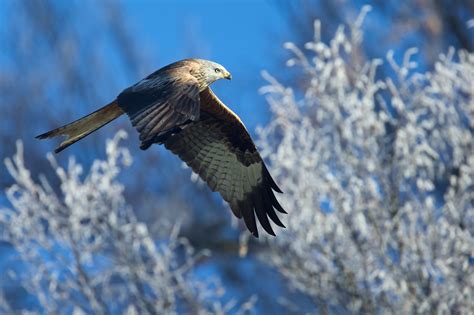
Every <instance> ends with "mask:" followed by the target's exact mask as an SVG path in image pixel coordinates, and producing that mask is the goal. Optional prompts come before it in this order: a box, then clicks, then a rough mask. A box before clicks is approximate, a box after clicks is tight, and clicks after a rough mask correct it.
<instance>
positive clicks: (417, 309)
mask: <svg viewBox="0 0 474 315" xmlns="http://www.w3.org/2000/svg"><path fill="white" fill-rule="evenodd" d="M366 12H367V10H364V11H363V13H362V14H365V13H366ZM361 24H362V20H361V19H357V22H356V24H354V25H352V26H350V28H349V29H350V32H347V31H345V30H344V28H343V27H340V28H339V29H338V30H337V32H336V34H335V36H334V38H333V39H332V40H331V41H330V42H329V43H325V42H322V41H321V38H320V35H319V34H320V28H321V25H320V22H319V21H316V22H315V36H314V41H312V42H309V43H306V45H305V49H306V50H308V51H309V53H303V52H302V51H301V50H300V49H299V48H298V47H296V46H295V45H294V44H292V43H287V44H285V48H287V49H290V50H291V51H292V52H293V55H294V57H292V58H291V59H290V60H289V61H288V63H287V65H288V66H298V67H300V68H301V69H302V73H303V74H304V76H308V74H309V79H308V82H307V84H306V85H305V88H304V90H303V91H302V92H303V93H302V94H300V93H294V92H293V88H292V87H286V86H283V85H282V84H280V83H279V82H278V81H277V80H276V79H275V78H274V77H272V76H271V75H270V74H268V73H264V78H265V79H266V80H267V81H268V83H269V84H268V86H265V87H264V88H262V90H261V91H262V92H263V93H264V94H265V95H266V96H267V100H268V102H269V104H270V108H271V111H272V113H273V117H272V120H271V123H270V124H269V125H267V126H265V127H264V128H261V129H260V130H259V135H260V140H259V147H260V148H261V150H262V154H263V155H264V157H265V158H266V159H268V161H269V162H270V164H271V170H272V174H274V175H275V176H276V177H277V181H278V183H279V184H280V186H281V187H282V189H283V190H284V192H285V194H284V195H282V197H281V200H282V202H283V204H284V207H285V209H288V212H289V215H288V216H287V217H286V218H285V219H286V224H287V227H288V229H287V230H286V231H284V232H282V233H280V234H279V235H278V236H277V237H276V238H275V239H272V240H271V242H269V243H268V244H269V246H270V248H272V249H273V250H272V251H271V252H270V253H269V254H268V255H267V256H266V261H270V262H271V263H272V264H273V265H275V266H276V267H277V268H278V269H279V270H280V272H281V273H282V274H283V275H284V276H285V277H286V278H287V279H289V281H290V283H291V284H292V285H293V286H294V287H296V288H298V289H300V290H301V291H303V292H305V293H307V294H308V295H310V296H311V297H312V298H313V300H314V301H315V303H316V304H317V305H318V307H319V309H320V311H321V313H326V312H327V311H328V310H329V308H330V307H332V306H336V307H341V308H344V309H346V310H348V311H351V312H360V313H449V312H455V313H469V311H470V310H471V311H472V309H473V308H474V304H473V300H474V299H473V296H474V269H473V268H474V267H473V260H474V251H473V248H474V238H473V235H474V182H473V178H474V154H473V152H474V88H473V87H474V55H473V54H472V53H469V52H467V51H464V50H460V51H455V50H454V49H450V50H449V51H448V52H447V54H444V55H441V56H440V58H439V60H438V62H437V63H436V64H435V65H434V71H433V72H428V73H417V72H416V63H414V62H413V61H412V56H413V54H416V49H410V50H408V51H407V52H406V54H405V57H404V58H403V61H402V63H401V64H397V62H396V61H395V59H394V57H393V53H392V52H389V54H388V56H387V61H388V64H389V65H390V66H391V67H392V68H393V70H394V72H395V76H394V79H391V78H379V77H378V76H377V75H376V72H377V67H378V66H380V65H381V64H382V60H379V59H376V60H362V59H360V58H358V56H355V55H353V54H352V52H354V51H357V50H358V49H359V44H360V42H361V40H362V31H361V29H360V26H361ZM295 89H298V87H295ZM296 95H302V98H299V99H298V98H297V97H296Z"/></svg>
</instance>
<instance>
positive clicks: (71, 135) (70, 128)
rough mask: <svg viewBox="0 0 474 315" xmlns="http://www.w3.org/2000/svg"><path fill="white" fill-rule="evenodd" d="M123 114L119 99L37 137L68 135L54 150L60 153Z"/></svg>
mask: <svg viewBox="0 0 474 315" xmlns="http://www.w3.org/2000/svg"><path fill="white" fill-rule="evenodd" d="M122 114H123V111H122V109H121V108H120V107H119V106H118V104H117V100H115V101H113V102H112V103H110V104H108V105H106V106H104V107H102V108H101V109H99V110H97V111H95V112H93V113H91V114H89V115H87V116H84V117H82V118H80V119H78V120H76V121H74V122H72V123H70V124H67V125H65V126H62V127H59V128H56V129H54V130H51V131H48V132H46V133H43V134H41V135H39V136H36V138H37V139H47V138H53V137H57V136H67V138H66V140H64V141H63V142H61V144H60V145H59V147H57V148H56V149H55V150H54V152H55V153H58V152H61V151H62V150H64V149H65V148H67V147H68V146H70V145H71V144H73V143H75V142H76V141H79V140H81V139H82V138H84V137H85V136H87V135H89V134H91V133H92V132H94V131H96V130H97V129H99V128H101V127H103V126H105V125H106V124H108V123H109V122H111V121H112V120H114V119H116V118H117V117H119V116H120V115H122Z"/></svg>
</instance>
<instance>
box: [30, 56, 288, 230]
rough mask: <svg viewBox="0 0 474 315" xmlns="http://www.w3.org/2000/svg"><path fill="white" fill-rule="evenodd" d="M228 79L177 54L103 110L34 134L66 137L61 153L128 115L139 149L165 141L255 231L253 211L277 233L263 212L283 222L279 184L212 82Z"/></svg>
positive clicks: (202, 63) (214, 65)
mask: <svg viewBox="0 0 474 315" xmlns="http://www.w3.org/2000/svg"><path fill="white" fill-rule="evenodd" d="M231 78H232V77H231V74H230V73H229V72H228V71H227V70H226V69H225V68H224V67H223V66H222V65H220V64H218V63H215V62H212V61H208V60H202V59H185V60H181V61H178V62H175V63H172V64H170V65H168V66H166V67H163V68H161V69H159V70H157V71H155V72H154V73H152V74H150V75H149V76H147V77H146V78H145V79H143V80H141V81H139V82H138V83H136V84H135V85H132V86H131V87H129V88H126V89H125V90H123V92H121V93H120V94H119V95H118V96H117V98H116V99H115V100H114V101H112V102H111V103H110V104H108V105H106V106H104V107H102V108H101V109H99V110H97V111H95V112H93V113H91V114H89V115H87V116H85V117H83V118H80V119H78V120H76V121H74V122H72V123H70V124H67V125H65V126H62V127H59V128H57V129H54V130H51V131H49V132H46V133H44V134H42V135H39V136H37V138H39V139H45V138H52V137H56V136H66V137H67V138H66V139H65V140H64V141H63V142H62V143H61V144H60V145H59V147H57V148H56V150H55V152H56V153H58V152H60V151H62V150H64V149H65V148H67V147H68V146H70V145H71V144H73V143H75V142H76V141H78V140H80V139H82V138H84V137H85V136H87V135H89V134H90V133H92V132H94V131H96V130H97V129H99V128H101V127H102V126H104V125H106V124H108V123H109V122H111V121H112V120H114V119H116V118H118V117H119V116H121V115H122V114H124V113H125V114H127V115H128V117H129V118H130V120H131V122H132V125H133V126H134V127H135V128H136V129H137V130H138V132H139V134H140V136H139V137H140V141H141V145H140V148H141V149H143V150H146V149H148V148H149V147H150V146H151V145H152V144H153V143H158V144H164V146H165V148H166V149H168V150H170V151H171V152H173V153H174V154H176V155H178V156H179V158H181V159H182V160H183V161H184V162H185V163H186V164H187V165H188V166H190V167H191V168H192V170H193V171H194V172H195V173H197V174H198V175H199V176H200V177H201V179H202V180H204V181H205V182H206V183H207V184H208V186H209V187H210V188H211V190H212V191H218V192H219V193H220V194H221V196H222V198H223V199H224V200H225V201H226V202H227V203H228V204H229V206H230V208H231V209H232V212H233V213H234V215H235V216H236V217H238V218H242V217H243V219H244V222H245V224H246V226H247V228H248V229H249V231H250V232H251V233H252V234H253V235H254V236H255V237H258V229H257V224H256V219H255V215H256V217H257V218H258V221H259V222H260V224H261V226H262V227H263V229H264V230H265V231H266V232H267V233H269V234H271V235H275V233H274V232H273V230H272V226H271V224H270V222H269V220H268V218H270V219H271V220H272V221H273V222H274V223H275V224H276V225H278V226H280V227H284V225H283V223H282V222H281V221H280V219H279V218H278V216H277V214H276V212H275V210H277V211H279V212H281V213H286V212H285V210H284V209H283V208H282V206H281V205H280V204H279V203H278V201H277V199H276V197H275V194H274V191H276V192H279V193H281V190H280V188H278V186H277V184H276V183H275V181H274V180H273V179H272V177H271V175H270V173H269V172H268V169H267V167H266V166H265V163H264V162H263V160H262V158H261V156H260V154H259V153H258V151H257V148H256V147H255V144H254V142H253V141H252V139H251V137H250V135H249V133H248V131H247V129H246V128H245V126H244V124H243V123H242V121H241V120H240V118H239V117H238V116H237V115H236V114H235V113H234V112H233V111H232V110H230V109H229V108H228V107H227V106H226V105H225V104H224V103H223V102H222V101H221V100H220V99H219V98H218V97H217V96H216V95H215V94H214V92H213V91H212V90H211V89H210V88H209V85H211V84H212V83H213V82H215V81H217V80H219V79H229V80H230V79H231Z"/></svg>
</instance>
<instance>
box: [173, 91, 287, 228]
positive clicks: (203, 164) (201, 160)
mask: <svg viewBox="0 0 474 315" xmlns="http://www.w3.org/2000/svg"><path fill="white" fill-rule="evenodd" d="M200 99H201V113H200V119H199V120H198V121H195V122H193V123H192V124H189V125H188V126H187V127H186V128H185V129H183V130H182V131H181V132H180V133H177V134H174V135H172V136H170V137H168V138H167V139H166V140H165V141H164V144H165V146H166V148H167V149H169V150H171V151H172V152H173V153H175V154H177V155H178V156H179V157H180V158H181V159H182V160H183V161H184V162H186V164H187V165H188V166H190V167H191V168H192V169H193V171H194V172H196V173H197V174H199V176H200V177H201V178H202V179H203V180H204V181H205V182H206V183H207V184H208V185H209V187H210V188H211V189H212V191H218V192H219V193H220V194H221V196H222V197H223V198H224V200H225V201H227V202H228V203H229V205H230V208H231V209H232V212H233V213H234V214H235V216H237V217H238V218H242V217H243V219H244V221H245V224H246V225H247V228H248V229H249V230H250V232H251V233H252V234H253V235H254V236H256V237H258V230H257V224H256V219H255V215H256V216H257V218H258V221H259V222H260V224H261V226H262V227H263V228H264V229H265V231H267V233H269V234H271V235H275V233H274V232H273V230H272V227H271V224H270V222H269V220H268V217H269V218H270V219H271V220H272V221H273V222H274V223H275V224H277V225H279V226H281V227H284V225H283V223H282V222H281V221H280V219H279V218H278V216H277V214H276V212H275V209H276V210H277V211H279V212H281V213H286V212H285V210H283V208H282V207H281V205H280V204H279V203H278V201H277V199H276V197H275V194H274V191H277V192H280V193H281V190H280V189H279V188H278V186H277V185H276V183H275V182H274V180H273V179H272V177H271V176H270V173H269V172H268V170H267V167H266V166H265V164H264V162H263V160H262V158H261V157H260V154H259V153H258V151H257V149H256V147H255V144H254V143H253V141H252V139H251V138H250V135H249V133H248V132H247V130H246V129H245V126H244V125H243V123H242V122H241V120H240V119H239V117H238V116H237V115H236V114H234V113H233V112H232V111H231V110H230V109H229V108H227V107H226V106H225V105H224V104H223V103H222V102H221V101H220V100H219V99H218V98H217V96H216V95H215V94H214V93H213V92H212V91H211V89H210V88H207V89H206V90H204V91H203V92H201V93H200Z"/></svg>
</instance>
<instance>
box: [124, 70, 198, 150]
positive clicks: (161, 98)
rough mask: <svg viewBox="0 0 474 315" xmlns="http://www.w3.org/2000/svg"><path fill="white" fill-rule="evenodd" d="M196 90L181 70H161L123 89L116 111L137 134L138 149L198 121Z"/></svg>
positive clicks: (186, 72)
mask: <svg viewBox="0 0 474 315" xmlns="http://www.w3.org/2000/svg"><path fill="white" fill-rule="evenodd" d="M199 100H200V99H199V87H198V82H197V80H196V78H195V77H193V76H192V75H190V74H189V72H188V71H185V69H184V68H172V69H164V70H161V71H159V72H158V73H154V74H152V75H150V76H148V77H147V78H146V79H144V80H142V81H140V82H138V83H137V84H135V85H133V86H131V87H129V88H128V89H125V90H124V91H123V92H122V93H120V95H119V96H118V97H117V102H118V104H119V106H120V108H121V109H122V110H123V111H124V112H125V113H126V114H127V115H128V116H129V118H130V120H131V122H132V125H133V126H134V127H136V128H137V130H138V132H139V133H140V141H141V145H140V148H141V149H147V148H148V147H149V146H150V145H151V144H153V143H155V142H157V143H160V142H162V139H164V138H166V137H168V136H169V135H170V134H173V133H175V132H179V131H180V129H181V128H182V127H183V126H184V125H186V124H188V123H190V122H192V121H195V120H198V119H199Z"/></svg>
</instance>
